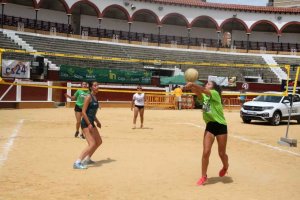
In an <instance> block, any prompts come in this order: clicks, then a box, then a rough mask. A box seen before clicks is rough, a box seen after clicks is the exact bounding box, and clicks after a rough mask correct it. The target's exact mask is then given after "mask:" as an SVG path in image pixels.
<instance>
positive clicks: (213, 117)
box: [185, 81, 229, 185]
mask: <svg viewBox="0 0 300 200" xmlns="http://www.w3.org/2000/svg"><path fill="white" fill-rule="evenodd" d="M185 89H188V90H192V92H194V93H195V94H196V95H197V96H198V97H200V98H201V101H202V102H203V119H204V121H205V123H206V129H205V132H204V139H203V154H202V177H201V178H200V179H199V181H198V182H197V184H198V185H203V184H204V183H205V182H206V181H207V168H208V163H209V156H210V153H211V148H212V145H213V143H214V140H215V138H216V139H217V142H218V151H219V156H220V158H221V160H222V163H223V168H222V169H221V170H220V172H219V176H220V177H223V176H225V174H226V173H227V170H228V167H229V164H228V156H227V154H226V144H227V123H226V120H225V117H224V113H223V105H222V96H221V93H222V91H221V88H220V86H219V85H217V84H216V83H215V82H213V81H210V82H208V83H207V84H206V85H205V87H202V86H199V85H197V84H195V83H188V84H187V85H186V86H185Z"/></svg>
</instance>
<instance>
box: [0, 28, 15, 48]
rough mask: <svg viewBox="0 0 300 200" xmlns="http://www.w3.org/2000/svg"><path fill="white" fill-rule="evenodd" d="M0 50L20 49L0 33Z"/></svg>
mask: <svg viewBox="0 0 300 200" xmlns="http://www.w3.org/2000/svg"><path fill="white" fill-rule="evenodd" d="M0 48H3V49H20V47H19V46H18V45H17V44H15V43H14V42H13V41H11V40H10V39H9V38H8V37H6V36H5V35H4V34H3V33H2V32H0Z"/></svg>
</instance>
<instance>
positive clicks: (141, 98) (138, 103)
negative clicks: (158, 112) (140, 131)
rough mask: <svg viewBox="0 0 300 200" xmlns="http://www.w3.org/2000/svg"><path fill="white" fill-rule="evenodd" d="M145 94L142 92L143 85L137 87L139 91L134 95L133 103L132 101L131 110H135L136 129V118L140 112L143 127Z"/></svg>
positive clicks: (134, 122) (134, 125)
mask: <svg viewBox="0 0 300 200" xmlns="http://www.w3.org/2000/svg"><path fill="white" fill-rule="evenodd" d="M144 107H145V94H144V93H142V87H141V86H138V87H137V93H135V94H134V95H133V98H132V103H131V111H133V110H134V116H133V129H136V119H137V116H138V114H140V119H141V128H143V124H144V110H145V108H144Z"/></svg>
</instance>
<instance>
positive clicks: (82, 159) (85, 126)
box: [73, 82, 102, 169]
mask: <svg viewBox="0 0 300 200" xmlns="http://www.w3.org/2000/svg"><path fill="white" fill-rule="evenodd" d="M89 91H90V95H88V96H87V97H86V98H85V100H84V104H83V107H82V116H83V117H82V120H81V128H82V130H83V134H84V136H85V138H86V140H87V142H88V146H87V147H86V148H85V149H84V150H83V151H82V153H81V154H80V156H79V158H78V159H77V160H76V161H75V163H74V165H73V168H74V169H86V168H87V165H89V164H94V163H95V162H94V161H92V160H91V159H90V158H91V156H92V155H93V154H94V152H95V151H96V150H97V148H98V147H99V146H100V145H101V144H102V139H101V136H100V134H99V131H98V129H97V128H96V126H95V122H96V124H97V127H98V128H101V123H100V121H99V120H98V118H97V116H96V114H97V111H98V108H99V103H98V100H97V97H96V95H97V93H98V83H97V82H93V83H91V84H89Z"/></svg>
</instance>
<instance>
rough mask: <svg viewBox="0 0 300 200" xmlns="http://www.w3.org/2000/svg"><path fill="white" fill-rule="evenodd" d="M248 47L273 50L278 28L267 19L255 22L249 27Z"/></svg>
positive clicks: (276, 40)
mask: <svg viewBox="0 0 300 200" xmlns="http://www.w3.org/2000/svg"><path fill="white" fill-rule="evenodd" d="M250 32H251V35H250V37H251V38H250V47H251V49H257V50H260V49H262V48H263V49H264V48H265V49H266V50H268V51H275V50H276V49H277V48H276V45H277V42H278V34H279V29H278V28H277V26H276V25H275V24H274V23H273V22H271V21H268V20H260V21H257V22H255V23H254V24H253V25H252V26H251V27H250Z"/></svg>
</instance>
